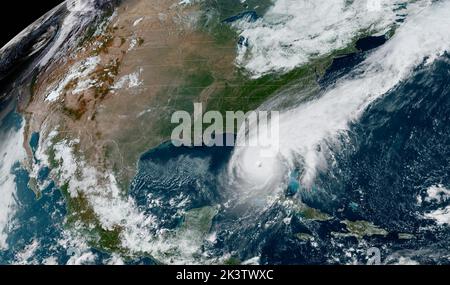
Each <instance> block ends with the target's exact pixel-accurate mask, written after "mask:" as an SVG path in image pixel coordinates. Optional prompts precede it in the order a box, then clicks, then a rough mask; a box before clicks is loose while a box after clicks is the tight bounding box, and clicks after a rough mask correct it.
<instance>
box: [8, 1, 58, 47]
mask: <svg viewBox="0 0 450 285" xmlns="http://www.w3.org/2000/svg"><path fill="white" fill-rule="evenodd" d="M61 2H63V1H62V0H32V1H30V0H27V1H24V0H12V1H11V0H9V1H2V4H1V8H0V47H3V46H4V45H5V44H6V43H7V42H9V41H10V40H11V39H12V38H14V37H15V36H16V35H17V34H18V33H20V32H21V31H22V30H23V29H25V28H26V27H28V25H30V24H31V23H33V22H34V21H35V20H37V19H39V18H40V17H41V16H42V15H44V14H45V13H46V12H48V11H49V10H51V9H52V8H53V7H55V6H56V5H58V4H59V3H61Z"/></svg>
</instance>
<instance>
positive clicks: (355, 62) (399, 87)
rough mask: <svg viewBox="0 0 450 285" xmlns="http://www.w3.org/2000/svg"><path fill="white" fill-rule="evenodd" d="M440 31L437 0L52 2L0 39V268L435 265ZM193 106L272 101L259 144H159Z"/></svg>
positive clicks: (441, 249)
mask: <svg viewBox="0 0 450 285" xmlns="http://www.w3.org/2000/svg"><path fill="white" fill-rule="evenodd" d="M448 27H450V1H447V0H436V1H429V0H361V1H347V0H333V1H329V0H327V1H325V0H323V1H322V0H315V1H310V0H68V1H65V2H63V3H62V4H60V5H59V6H57V7H55V8H54V9H53V10H51V11H49V12H48V13H47V14H45V15H44V16H42V17H41V18H40V19H39V20H37V21H36V22H35V23H33V24H32V25H30V26H29V27H28V28H27V29H25V30H24V31H23V32H21V33H20V34H19V35H17V36H16V37H15V38H14V39H12V40H11V41H10V42H9V43H8V44H7V45H6V46H4V47H3V48H2V49H1V50H0V264H46V265H51V264H88V265H89V264H150V265H152V264H207V265H208V264H219V265H220V264H242V265H254V264H258V265H259V264H260V265H279V264H449V263H450V250H449V248H450V53H449V51H450V31H449V29H448ZM195 104H201V105H202V106H203V108H204V112H207V111H217V112H220V113H221V114H226V113H227V112H229V111H233V112H237V111H241V112H243V113H247V112H250V111H260V112H264V111H276V112H278V113H279V149H278V150H277V152H276V155H273V156H271V157H262V155H261V151H260V150H261V149H260V148H259V147H258V146H219V145H216V146H207V145H203V144H202V145H197V146H189V145H184V146H176V145H174V144H173V141H172V140H171V134H172V131H173V129H174V127H175V126H174V124H173V123H172V120H171V119H172V115H173V114H174V113H175V112H177V111H186V112H188V113H189V114H193V112H194V106H195ZM233 131H235V132H233V133H222V134H219V133H217V134H215V135H216V136H217V137H220V136H224V137H225V136H226V137H229V136H232V137H236V138H241V137H243V136H245V135H246V133H243V132H241V131H240V130H233Z"/></svg>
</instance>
